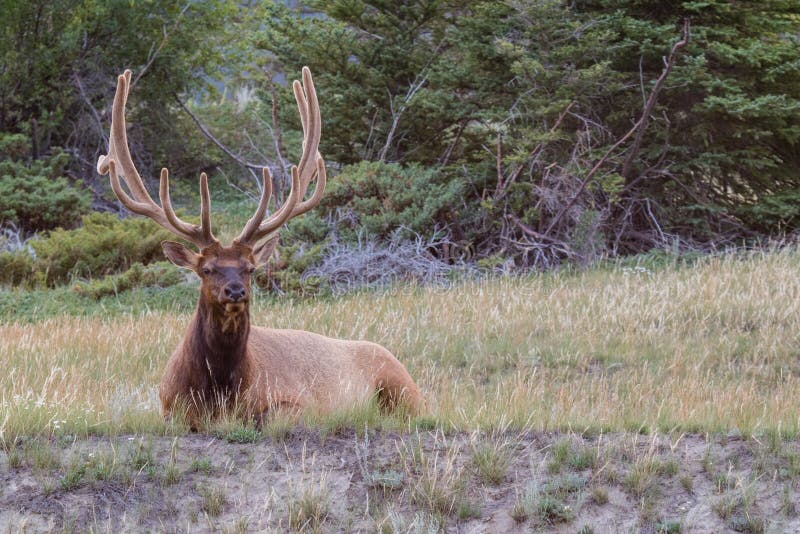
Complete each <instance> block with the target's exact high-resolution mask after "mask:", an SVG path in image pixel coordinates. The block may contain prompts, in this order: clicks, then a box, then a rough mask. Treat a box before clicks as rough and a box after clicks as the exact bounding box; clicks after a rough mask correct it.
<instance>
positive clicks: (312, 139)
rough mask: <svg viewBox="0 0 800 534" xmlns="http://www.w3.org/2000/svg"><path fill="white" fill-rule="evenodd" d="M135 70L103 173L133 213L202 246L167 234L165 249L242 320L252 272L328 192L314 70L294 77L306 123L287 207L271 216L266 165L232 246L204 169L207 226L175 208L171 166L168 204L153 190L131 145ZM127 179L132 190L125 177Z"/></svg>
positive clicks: (218, 304) (124, 79) (117, 103)
mask: <svg viewBox="0 0 800 534" xmlns="http://www.w3.org/2000/svg"><path fill="white" fill-rule="evenodd" d="M130 80H131V71H130V70H126V71H125V73H124V74H122V75H120V76H119V78H118V79H117V92H116V95H115V96H114V105H113V108H112V115H111V135H110V136H109V147H108V154H107V155H105V156H101V157H100V159H99V160H98V162H97V172H99V173H100V174H106V173H108V174H109V178H110V180H111V188H112V189H113V190H114V194H116V195H117V198H119V200H120V202H122V204H123V205H124V206H125V207H127V208H128V209H129V210H131V211H132V212H134V213H138V214H140V215H145V216H147V217H149V218H151V219H152V220H153V221H155V222H156V223H157V224H159V225H160V226H162V227H164V228H166V229H167V230H169V231H170V232H172V233H173V234H175V235H176V236H178V237H180V238H182V239H184V240H186V241H188V242H189V243H192V244H194V245H196V246H197V247H198V249H199V253H197V252H194V251H192V250H190V249H188V248H187V247H185V246H184V245H182V244H180V243H177V242H174V241H164V242H163V243H162V244H161V245H162V247H163V249H164V254H165V255H166V256H167V258H168V259H169V260H170V261H171V262H172V263H174V264H176V265H178V266H180V267H185V268H188V269H191V270H193V271H194V272H195V273H196V274H197V276H199V277H200V280H201V290H200V291H201V303H204V304H205V305H206V306H208V307H209V308H210V310H211V311H212V312H213V313H214V314H215V315H219V316H220V317H222V318H227V320H225V319H223V320H224V321H225V322H224V324H234V325H235V324H236V321H231V320H230V319H232V318H235V317H236V316H237V315H240V314H242V313H246V312H247V310H248V302H249V298H250V277H251V275H252V274H253V271H255V269H257V268H258V267H260V266H262V265H264V264H265V263H266V262H267V260H268V259H269V257H270V256H271V255H272V252H273V251H274V249H275V245H276V243H277V239H278V237H277V232H278V229H279V228H280V227H281V226H282V225H283V224H284V223H285V222H287V221H288V220H289V219H291V218H293V217H296V216H298V215H301V214H303V213H305V212H307V211H308V210H310V209H311V208H313V207H314V206H316V205H317V204H319V201H320V200H321V199H322V194H323V192H324V191H325V183H326V174H325V162H324V161H323V159H322V156H321V155H320V153H319V151H318V149H319V141H320V137H321V134H322V120H321V118H320V113H319V104H318V102H317V94H316V91H315V89H314V82H313V80H312V78H311V71H310V70H309V69H308V67H303V83H302V84H301V83H300V82H299V81H295V82H294V84H293V86H292V88H293V90H294V96H295V99H296V100H297V107H298V108H299V110H300V118H301V121H302V124H303V154H302V156H301V157H300V162H299V164H298V165H296V166H292V172H291V174H292V189H291V191H290V193H289V196H288V197H287V199H286V201H285V202H284V203H283V205H282V206H280V208H278V209H277V210H276V211H275V212H274V213H272V214H271V215H270V216H268V217H267V218H266V219H265V215H266V212H267V208H268V205H269V203H270V198H271V197H272V176H271V174H270V172H269V169H268V168H266V167H264V168H263V169H262V177H263V188H262V193H261V198H260V200H259V204H258V207H257V208H256V211H255V214H254V215H253V216H252V217H251V218H250V219H249V220H248V221H247V223H246V224H245V226H244V229H243V230H242V232H241V233H240V234H239V235H238V236H237V237H236V238H235V239H234V240H233V243H231V244H230V245H229V246H224V245H222V244H221V243H220V242H219V241H218V240H217V238H215V237H214V235H213V234H212V233H211V215H210V210H211V202H210V197H209V192H208V178H207V176H206V174H205V173H202V174H201V175H200V225H199V226H198V225H195V224H190V223H187V222H185V221H182V220H181V219H179V218H178V216H177V215H176V214H175V211H174V210H173V208H172V202H171V200H170V195H169V172H168V171H167V169H166V168H164V169H161V183H160V188H159V198H160V200H161V205H160V206H159V205H158V204H156V203H155V202H154V201H153V199H152V198H151V197H150V195H149V193H148V192H147V189H146V188H145V186H144V183H143V182H142V178H141V176H140V175H139V173H138V172H137V171H136V167H135V166H134V164H133V160H132V159H131V154H130V150H129V149H128V139H127V135H126V132H125V103H126V101H127V98H128V91H129V90H130ZM315 177H316V180H317V184H316V187H315V189H314V193H313V194H312V195H311V196H310V197H309V198H308V199H305V200H304V197H305V195H306V191H307V190H308V186H309V184H310V183H311V181H312V180H313V179H314V178H315ZM120 178H122V181H124V182H125V185H126V186H127V188H128V190H129V191H130V193H128V192H126V191H125V189H124V188H123V187H122V183H121V181H120Z"/></svg>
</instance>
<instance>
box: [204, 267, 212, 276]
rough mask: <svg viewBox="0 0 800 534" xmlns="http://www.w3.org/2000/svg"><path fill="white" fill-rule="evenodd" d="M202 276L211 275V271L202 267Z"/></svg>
mask: <svg viewBox="0 0 800 534" xmlns="http://www.w3.org/2000/svg"><path fill="white" fill-rule="evenodd" d="M203 274H205V275H209V274H211V269H210V268H209V267H203Z"/></svg>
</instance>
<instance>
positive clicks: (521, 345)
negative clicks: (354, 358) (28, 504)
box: [0, 251, 800, 441]
mask: <svg viewBox="0 0 800 534" xmlns="http://www.w3.org/2000/svg"><path fill="white" fill-rule="evenodd" d="M799 270H800V257H799V256H798V254H797V253H796V252H794V251H783V252H777V253H770V254H754V255H753V256H752V257H750V258H747V259H741V258H738V259H737V258H732V257H722V258H709V259H706V260H703V261H701V262H700V263H699V264H698V265H695V266H693V267H683V268H666V269H663V270H659V271H656V272H654V273H651V272H649V271H647V270H641V269H638V270H637V269H624V268H615V269H605V270H603V269H597V270H592V271H588V272H585V273H580V274H569V273H562V274H546V275H541V276H534V277H529V278H524V279H513V278H503V279H497V280H491V281H482V282H466V283H463V284H459V285H456V286H455V287H452V288H449V289H446V290H444V289H437V288H407V287H406V288H397V289H396V290H395V291H389V292H385V293H361V294H354V295H349V296H346V297H343V298H340V299H336V300H318V301H310V302H309V301H306V302H295V301H285V302H281V303H278V304H261V305H259V304H256V305H255V307H254V313H253V315H254V317H253V320H254V323H255V324H259V325H270V326H273V327H279V328H281V327H291V328H302V329H308V330H312V331H315V332H320V333H323V334H327V335H330V336H334V337H342V338H362V339H370V340H374V341H376V342H379V343H382V344H384V345H385V346H387V347H389V348H390V349H391V350H392V351H393V352H395V354H397V355H398V356H399V358H400V359H401V360H402V361H403V362H404V363H406V364H407V366H408V368H409V371H410V372H411V374H412V375H413V376H414V377H415V378H416V379H417V381H418V383H419V384H420V386H421V387H422V390H423V392H424V394H425V397H426V399H427V401H428V406H427V410H428V412H429V416H432V417H433V419H434V420H436V421H438V422H439V423H440V424H443V425H446V426H450V427H453V428H457V429H470V430H471V429H482V430H487V429H494V428H503V429H505V428H511V429H514V428H535V429H545V430H551V429H571V430H575V431H583V430H585V429H590V430H592V429H594V430H612V429H613V430H649V431H652V430H656V429H658V430H661V431H670V430H676V429H677V430H688V431H719V430H730V429H738V430H739V431H740V432H742V433H743V434H744V435H749V434H754V433H755V434H760V433H762V432H776V431H778V432H780V435H782V436H785V437H792V436H796V435H797V434H798V426H799V425H800V422H799V421H800V396H798V395H797V391H800V360H798V356H797V346H798V335H800V334H799V333H800V313H799V311H800V310H798V307H799V306H800V298H798V297H800V277H798V276H797V274H798V271H799ZM187 322H188V316H187V315H185V314H174V313H166V312H149V311H143V312H142V313H141V314H139V315H128V316H123V317H120V318H115V319H113V320H110V319H103V318H99V317H90V318H86V317H85V318H73V317H58V318H52V319H46V320H42V321H40V322H36V323H34V324H18V323H12V324H5V325H0V362H2V368H3V370H4V372H3V374H2V376H0V432H2V437H3V439H4V440H6V441H8V440H9V439H11V438H13V437H14V436H16V435H19V434H27V435H31V434H45V435H47V434H59V433H69V434H78V435H82V434H92V433H102V434H105V433H110V434H114V433H123V432H151V433H167V434H169V433H182V432H185V431H186V429H185V428H183V427H180V426H177V427H172V428H171V427H167V426H165V423H164V422H163V421H162V419H161V417H160V415H159V410H158V407H159V405H158V396H157V384H158V382H159V379H160V375H161V372H162V369H163V367H164V364H165V362H166V360H167V358H168V356H169V354H170V352H171V351H172V348H173V347H174V346H175V345H176V344H177V343H178V341H179V339H180V337H181V336H182V334H183V332H184V329H185V328H186V324H187ZM429 420H430V417H429V418H428V419H426V421H429Z"/></svg>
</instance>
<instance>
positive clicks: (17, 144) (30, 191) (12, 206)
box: [0, 134, 91, 231]
mask: <svg viewBox="0 0 800 534" xmlns="http://www.w3.org/2000/svg"><path fill="white" fill-rule="evenodd" d="M27 146H29V142H28V139H27V137H25V136H24V135H21V134H11V135H9V134H5V135H0V220H3V221H10V222H12V223H14V224H16V225H18V226H20V227H22V228H24V229H25V230H27V231H34V230H48V229H51V228H56V227H58V226H62V227H73V226H75V225H76V224H77V222H78V221H79V220H80V216H81V215H83V214H84V213H86V212H87V211H88V210H89V206H90V203H91V195H90V193H89V192H88V191H81V190H79V189H76V188H74V187H72V186H71V185H70V184H69V183H68V182H67V180H66V179H65V178H63V177H62V176H61V173H62V172H63V171H64V167H65V165H66V164H67V162H68V161H69V156H68V155H67V154H66V153H65V152H62V151H61V150H59V149H55V150H54V152H53V153H52V154H51V155H50V156H47V157H45V158H42V159H37V160H33V161H25V160H24V159H23V156H24V154H25V150H26V147H27Z"/></svg>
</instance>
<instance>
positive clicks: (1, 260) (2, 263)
mask: <svg viewBox="0 0 800 534" xmlns="http://www.w3.org/2000/svg"><path fill="white" fill-rule="evenodd" d="M34 265H35V262H34V260H33V258H32V257H31V255H30V254H28V253H27V252H26V251H17V252H0V286H19V285H23V284H26V283H28V282H30V281H31V280H32V278H33V272H34V269H35V267H34Z"/></svg>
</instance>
